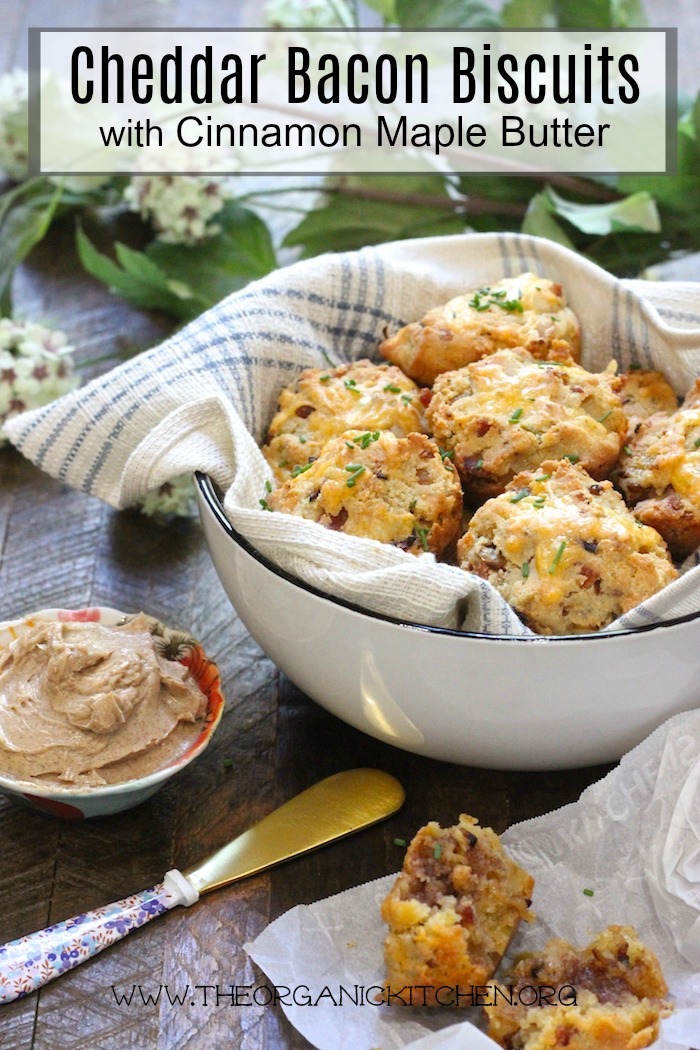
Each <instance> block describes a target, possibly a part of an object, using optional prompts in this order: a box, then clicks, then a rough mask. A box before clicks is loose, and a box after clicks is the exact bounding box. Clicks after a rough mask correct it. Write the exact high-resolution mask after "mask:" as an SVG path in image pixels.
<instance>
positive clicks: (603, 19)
mask: <svg viewBox="0 0 700 1050" xmlns="http://www.w3.org/2000/svg"><path fill="white" fill-rule="evenodd" d="M554 12H555V14H556V18H557V25H558V26H559V28H560V29H598V30H601V31H602V30H604V29H630V28H632V27H633V26H645V25H646V24H647V20H646V16H645V13H644V5H643V3H642V2H641V0H585V3H584V2H582V0H554Z"/></svg>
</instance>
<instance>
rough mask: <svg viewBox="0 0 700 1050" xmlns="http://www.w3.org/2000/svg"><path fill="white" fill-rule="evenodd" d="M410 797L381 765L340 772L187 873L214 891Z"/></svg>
mask: <svg viewBox="0 0 700 1050" xmlns="http://www.w3.org/2000/svg"><path fill="white" fill-rule="evenodd" d="M404 798H405V794H404V790H403V788H402V786H401V784H400V783H399V782H398V780H396V779H395V778H394V777H392V776H390V774H389V773H384V772H382V771H381V770H379V769H348V770H345V771H344V772H342V773H335V774H334V775H333V776H330V777H326V779H325V780H321V781H319V783H317V784H314V785H313V786H312V787H310V788H308V789H307V790H306V791H302V792H301V794H299V795H296V796H295V797H294V798H291V799H290V800H289V801H288V802H285V803H284V804H283V805H281V806H280V807H279V808H278V809H276V810H274V811H273V812H272V813H270V814H269V815H268V816H266V817H263V819H262V820H261V821H259V822H258V823H257V824H254V825H253V827H252V828H249V829H248V830H247V831H244V832H243V834H242V835H239V836H238V837H237V838H235V839H232V841H231V842H229V843H227V845H225V846H222V848H221V849H219V850H216V852H215V853H212V854H211V855H210V856H208V857H206V858H205V859H204V860H203V861H201V862H200V863H199V864H195V865H193V866H192V867H191V868H187V869H186V870H185V871H183V872H182V875H184V876H185V878H186V879H187V880H188V882H189V883H190V884H191V885H192V886H193V887H194V888H195V889H196V890H197V892H198V893H200V894H202V893H208V892H209V891H210V890H216V889H219V888H220V887H221V886H226V885H228V884H229V883H231V882H237V881H238V880H239V879H245V878H247V877H248V876H250V875H255V874H257V873H258V872H260V871H264V870H265V869H266V868H270V867H272V866H273V865H275V864H281V863H282V862H283V861H285V860H289V859H290V858H291V857H296V856H299V854H301V853H308V852H309V851H310V850H313V849H317V848H318V847H319V846H324V845H325V844H326V843H328V842H333V841H334V840H335V839H339V838H343V837H344V836H345V835H351V834H352V833H353V832H355V831H360V830H361V829H362V828H366V827H369V826H370V825H372V824H376V823H377V822H378V821H380V820H384V819H385V818H386V817H389V816H391V814H392V813H395V812H396V811H397V810H398V809H400V808H401V806H402V804H403V801H404Z"/></svg>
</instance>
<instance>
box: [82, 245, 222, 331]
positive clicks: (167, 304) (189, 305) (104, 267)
mask: <svg viewBox="0 0 700 1050" xmlns="http://www.w3.org/2000/svg"><path fill="white" fill-rule="evenodd" d="M76 240H77V246H78V254H79V256H80V261H81V262H82V264H83V266H84V267H85V269H86V270H87V272H88V273H89V274H92V276H93V277H96V278H97V279H98V280H99V281H102V282H103V284H106V285H107V287H108V288H109V289H110V291H113V292H116V293H117V294H118V295H121V296H122V297H123V298H124V299H126V300H127V301H128V302H130V303H132V304H133V305H134V306H138V307H140V308H141V309H143V310H162V311H164V312H165V313H168V314H171V315H172V316H174V317H178V318H180V319H182V320H189V319H191V318H192V317H194V316H196V315H197V314H198V313H201V311H202V309H203V308H204V306H205V305H206V304H204V303H203V302H202V300H201V299H200V297H199V296H196V295H195V294H194V293H193V292H192V290H191V289H189V288H188V287H187V286H186V285H179V284H178V283H177V282H176V281H171V280H170V279H169V278H168V276H167V274H165V273H164V272H163V271H162V270H161V269H160V267H158V266H157V265H156V264H155V263H154V262H152V261H151V260H150V259H148V258H147V257H146V256H145V255H144V253H143V252H137V251H134V249H133V248H128V247H127V246H126V245H125V244H121V243H119V242H118V241H117V242H116V243H115V252H116V254H117V258H118V260H119V263H115V262H113V261H112V260H111V259H109V258H108V257H107V256H106V255H103V254H102V253H101V252H98V251H97V249H96V248H95V247H94V245H93V244H92V242H91V241H90V240H89V238H88V237H87V236H86V235H85V233H83V231H82V229H81V228H80V226H78V228H77V230H76Z"/></svg>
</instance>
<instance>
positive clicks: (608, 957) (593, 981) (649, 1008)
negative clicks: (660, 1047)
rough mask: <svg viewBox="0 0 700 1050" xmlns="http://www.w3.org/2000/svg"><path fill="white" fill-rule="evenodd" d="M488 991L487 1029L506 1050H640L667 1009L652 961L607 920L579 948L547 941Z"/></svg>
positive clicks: (634, 938) (633, 937)
mask: <svg viewBox="0 0 700 1050" xmlns="http://www.w3.org/2000/svg"><path fill="white" fill-rule="evenodd" d="M493 993H494V1003H493V1005H492V1006H490V1007H489V1009H488V1010H487V1011H486V1014H487V1016H488V1022H489V1026H488V1034H489V1036H490V1037H491V1038H492V1039H493V1040H494V1041H495V1042H496V1043H498V1044H499V1045H500V1046H503V1047H507V1048H508V1050H556V1048H557V1047H568V1048H569V1050H641V1048H642V1047H645V1046H650V1045H651V1044H652V1043H653V1042H654V1041H655V1040H656V1039H657V1038H658V1034H659V1021H660V1020H661V1018H662V1017H665V1016H667V1015H668V1014H670V1013H671V1009H672V1007H671V1004H670V1003H669V1002H668V1000H667V998H666V996H667V995H668V987H667V985H666V981H665V980H664V976H663V974H662V972H661V967H660V965H659V961H658V959H657V958H656V956H655V955H654V953H653V952H652V951H651V950H650V949H649V948H647V947H646V946H645V945H644V944H642V942H641V941H640V940H639V937H638V935H637V933H636V931H635V930H634V929H633V928H632V927H631V926H608V928H607V929H605V930H603V931H602V932H601V933H599V934H598V935H597V936H596V937H595V938H594V939H593V940H592V941H591V943H590V944H589V945H588V946H587V947H586V948H583V949H576V948H573V947H572V946H571V945H570V944H569V943H568V942H567V941H564V940H552V941H549V943H548V944H546V945H545V947H544V948H543V949H542V951H541V952H537V953H536V954H534V955H531V956H528V957H526V958H524V959H522V960H521V961H520V962H519V963H518V964H517V965H516V967H515V969H514V971H513V973H512V974H511V975H510V977H509V979H508V981H507V984H496V985H495V986H494V990H493ZM540 993H541V994H540ZM572 993H573V998H572Z"/></svg>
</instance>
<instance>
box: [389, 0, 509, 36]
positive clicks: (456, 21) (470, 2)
mask: <svg viewBox="0 0 700 1050" xmlns="http://www.w3.org/2000/svg"><path fill="white" fill-rule="evenodd" d="M395 9H396V21H397V22H398V24H399V25H400V26H401V28H402V29H496V28H498V26H499V25H500V19H499V17H498V15H497V14H496V13H495V12H494V11H492V10H491V8H490V7H488V5H487V4H485V3H482V2H481V0H432V2H431V3H426V0H395Z"/></svg>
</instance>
